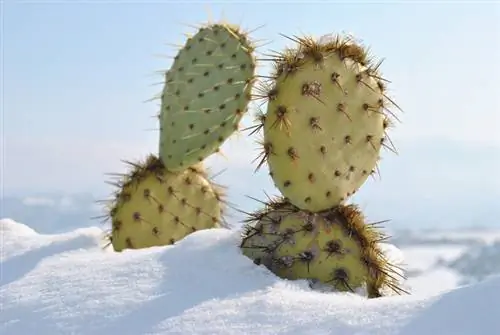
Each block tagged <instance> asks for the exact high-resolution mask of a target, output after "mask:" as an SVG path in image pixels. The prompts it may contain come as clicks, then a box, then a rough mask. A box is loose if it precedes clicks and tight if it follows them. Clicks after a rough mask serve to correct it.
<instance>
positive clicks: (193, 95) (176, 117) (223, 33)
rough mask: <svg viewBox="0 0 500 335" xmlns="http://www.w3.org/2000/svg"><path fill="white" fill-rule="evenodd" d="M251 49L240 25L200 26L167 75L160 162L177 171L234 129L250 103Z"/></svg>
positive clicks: (209, 151) (207, 152)
mask: <svg viewBox="0 0 500 335" xmlns="http://www.w3.org/2000/svg"><path fill="white" fill-rule="evenodd" d="M253 50H254V46H253V45H252V43H251V42H250V40H249V37H248V36H247V35H246V34H245V33H244V32H242V31H241V30H240V29H239V28H238V27H236V26H231V25H227V24H220V23H219V24H212V25H208V26H206V27H202V28H200V29H199V31H198V32H197V33H196V34H195V35H194V36H193V37H191V38H189V39H188V40H187V42H186V44H185V45H184V47H183V48H182V49H181V50H179V53H178V54H177V56H176V57H175V61H174V63H173V65H172V67H171V68H170V70H169V71H168V72H167V73H166V75H165V80H166V83H165V86H164V90H163V93H162V97H161V112H160V158H161V159H162V161H163V162H164V164H165V166H166V167H167V169H168V170H170V171H180V170H182V169H184V168H186V167H188V166H191V165H193V164H195V163H197V162H199V161H202V160H203V159H205V158H206V157H207V156H209V155H211V154H212V153H214V152H216V151H217V150H218V148H219V147H220V146H221V145H222V144H223V143H224V142H225V141H226V139H227V138H228V137H229V136H230V135H231V134H232V133H233V132H235V131H236V130H238V125H239V122H240V120H241V118H242V116H243V115H244V113H245V112H246V110H247V106H248V104H249V102H250V100H251V90H252V85H253V81H254V77H255V75H254V72H255V59H254V57H253Z"/></svg>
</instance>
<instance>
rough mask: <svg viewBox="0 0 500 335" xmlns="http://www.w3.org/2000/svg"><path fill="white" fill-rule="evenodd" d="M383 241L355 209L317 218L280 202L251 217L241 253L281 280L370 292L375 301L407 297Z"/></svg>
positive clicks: (336, 210)
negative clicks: (381, 244) (391, 295)
mask: <svg viewBox="0 0 500 335" xmlns="http://www.w3.org/2000/svg"><path fill="white" fill-rule="evenodd" d="M382 239H384V236H383V235H382V233H381V232H379V231H378V229H376V228H375V226H374V225H373V224H372V225H370V224H366V223H365V220H364V217H363V214H362V213H361V212H360V211H359V209H358V208H357V207H356V206H354V205H349V206H344V205H341V206H338V207H336V208H333V209H330V210H326V211H324V212H321V213H311V212H306V211H303V210H300V209H299V208H297V207H295V206H293V205H292V204H290V203H289V202H287V201H286V200H282V199H279V200H277V201H272V202H271V203H269V204H267V206H266V208H265V209H264V210H261V211H258V212H256V213H253V214H251V215H250V217H249V219H248V220H247V224H246V226H245V229H244V233H243V239H242V242H241V245H240V247H241V250H242V253H243V254H244V255H245V256H247V257H249V258H250V259H252V260H254V262H255V263H256V264H262V265H264V266H266V267H267V268H268V269H269V270H270V271H272V272H273V273H275V274H276V275H277V276H279V277H281V278H284V279H290V280H296V279H309V280H312V281H316V282H319V283H322V284H324V285H327V286H330V287H332V288H333V289H334V290H338V291H352V292H355V291H357V290H358V289H360V288H366V293H367V296H368V297H372V298H373V297H380V296H382V295H385V294H383V293H384V292H387V291H388V289H389V290H392V291H394V292H396V293H401V292H404V291H403V290H402V289H401V288H400V287H399V286H398V283H399V280H400V279H401V276H402V274H401V273H400V272H398V271H397V269H396V268H395V267H394V266H392V265H391V264H390V263H389V261H388V260H387V259H386V258H385V257H384V255H383V253H382V251H381V249H380V248H379V246H378V244H377V243H378V242H380V241H381V240H382Z"/></svg>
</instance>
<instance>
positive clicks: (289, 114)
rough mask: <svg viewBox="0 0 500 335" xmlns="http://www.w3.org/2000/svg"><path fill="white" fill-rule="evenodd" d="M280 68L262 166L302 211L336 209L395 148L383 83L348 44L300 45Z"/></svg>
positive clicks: (265, 118) (338, 41)
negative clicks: (389, 146) (381, 157)
mask: <svg viewBox="0 0 500 335" xmlns="http://www.w3.org/2000/svg"><path fill="white" fill-rule="evenodd" d="M275 68H276V71H275V76H274V77H275V79H274V80H273V81H272V83H271V84H270V89H269V90H268V91H267V99H268V106H267V112H266V114H265V115H264V116H263V117H262V118H261V122H262V128H263V130H264V141H263V154H262V156H263V157H264V159H263V161H267V163H268V165H269V170H270V173H271V176H272V178H273V180H274V183H275V185H276V187H277V188H278V189H279V190H280V191H281V193H282V194H283V195H284V196H285V197H287V198H288V199H289V200H290V201H291V202H292V203H293V204H294V205H296V206H297V207H299V208H301V209H304V210H310V211H321V210H325V209H328V208H331V207H333V206H336V205H338V204H340V203H342V202H343V201H345V200H347V199H348V198H349V196H351V195H352V194H354V193H355V192H356V191H357V190H358V188H359V187H361V185H362V184H363V183H364V182H365V181H366V179H367V178H368V176H369V175H370V174H371V173H372V171H374V169H375V168H376V165H377V162H378V161H379V153H380V149H381V147H382V146H386V145H387V144H388V143H390V141H389V140H388V137H387V134H386V128H387V126H388V125H389V116H390V114H389V113H388V112H387V106H388V101H389V100H388V98H387V97H386V95H385V93H384V90H385V86H384V80H383V79H382V78H381V76H380V74H379V73H378V72H377V67H374V66H371V65H370V64H369V63H368V61H367V55H366V52H365V51H364V49H362V48H361V47H360V46H358V45H356V44H354V42H353V41H351V40H349V39H342V38H338V39H336V40H333V41H329V42H327V43H324V44H319V43H317V42H315V41H314V40H312V39H302V40H299V47H298V48H297V49H292V50H288V51H287V52H285V53H283V54H282V55H281V57H279V58H277V59H276V63H275ZM263 161H262V162H263ZM262 162H261V164H262Z"/></svg>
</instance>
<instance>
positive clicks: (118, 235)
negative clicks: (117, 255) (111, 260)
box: [109, 156, 223, 251]
mask: <svg viewBox="0 0 500 335" xmlns="http://www.w3.org/2000/svg"><path fill="white" fill-rule="evenodd" d="M131 164H132V165H133V168H132V171H131V172H130V173H129V174H127V175H125V177H124V178H123V180H122V182H121V183H120V185H119V187H120V188H119V190H118V192H117V193H116V198H115V199H114V201H113V203H112V205H111V206H110V209H109V217H110V218H111V223H112V229H111V234H110V236H109V240H110V243H111V245H112V246H113V249H114V250H115V251H122V250H124V249H141V248H148V247H153V246H162V245H169V244H173V243H174V242H177V241H179V240H180V239H182V238H184V237H185V236H187V235H188V234H191V233H193V232H195V231H197V230H202V229H209V228H217V227H220V226H221V223H220V222H221V221H222V207H223V206H222V200H221V197H222V194H221V191H220V190H219V189H218V188H217V187H216V186H215V185H213V184H211V182H210V181H209V180H208V179H207V176H206V174H205V173H204V171H203V167H202V166H201V165H200V164H198V165H196V166H193V167H190V168H188V169H186V170H184V171H182V172H170V171H167V170H166V169H165V167H164V166H163V164H162V162H161V161H160V160H159V159H158V158H157V157H155V156H149V157H148V158H147V160H146V161H145V162H143V163H131Z"/></svg>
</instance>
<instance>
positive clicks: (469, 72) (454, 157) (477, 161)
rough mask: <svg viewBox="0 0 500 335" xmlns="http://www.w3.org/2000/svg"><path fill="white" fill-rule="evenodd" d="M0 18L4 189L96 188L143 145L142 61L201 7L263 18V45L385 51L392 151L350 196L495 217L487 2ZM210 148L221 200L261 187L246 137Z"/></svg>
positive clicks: (165, 62)
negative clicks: (392, 107) (393, 109)
mask: <svg viewBox="0 0 500 335" xmlns="http://www.w3.org/2000/svg"><path fill="white" fill-rule="evenodd" d="M210 13H211V14H210ZM3 15H4V30H3V43H4V44H3V70H4V71H3V94H4V96H3V115H2V125H3V131H4V136H3V140H4V143H3V149H4V152H3V159H4V165H3V183H4V185H3V191H4V193H5V194H14V193H29V192H40V191H63V192H67V193H73V192H93V193H96V194H103V193H104V194H105V193H106V192H108V191H109V190H108V189H107V188H106V186H105V184H104V179H105V177H104V176H103V174H104V173H105V172H113V171H122V170H123V165H122V164H121V163H120V160H121V159H137V158H142V157H143V156H144V155H146V154H147V153H149V152H156V149H157V141H158V133H157V132H156V131H148V129H154V128H157V125H156V124H155V119H154V118H152V117H151V116H152V115H154V114H155V112H156V111H157V109H158V106H157V105H156V103H154V102H150V103H144V102H143V101H145V100H146V99H148V98H150V97H151V96H153V95H154V94H156V93H157V92H159V90H161V80H162V77H161V75H158V74H155V71H158V70H165V69H168V67H169V66H170V64H171V60H170V59H168V58H162V57H157V55H174V54H175V49H174V48H172V47H171V46H169V45H167V44H168V43H177V44H182V43H183V42H184V40H183V39H184V36H183V33H189V32H194V29H192V28H189V27H187V26H186V25H185V24H197V23H203V22H205V21H207V20H208V19H209V16H210V15H211V17H212V18H213V19H219V18H222V17H224V18H226V19H227V20H230V21H232V22H235V23H241V24H242V25H243V27H245V28H247V29H249V30H251V29H253V28H257V27H259V26H262V25H264V26H263V27H262V28H260V29H258V30H257V31H255V32H254V33H253V37H254V38H255V39H262V40H265V41H268V42H269V43H268V44H267V45H265V46H264V47H262V49H261V50H260V51H261V52H266V51H268V50H269V49H273V50H280V49H282V48H283V47H284V46H285V45H288V43H289V41H287V40H286V39H284V38H283V37H281V36H280V35H279V33H283V34H287V35H293V34H303V33H307V34H313V35H316V36H321V35H324V34H328V33H332V32H339V31H346V32H350V33H353V34H354V35H356V36H357V37H359V38H361V39H363V40H364V41H365V43H366V44H367V45H369V46H370V48H371V51H372V52H373V54H374V55H375V56H377V57H379V58H385V62H384V64H383V67H382V71H383V73H384V75H385V77H387V78H389V79H390V80H391V81H392V82H393V84H392V85H391V86H390V87H389V88H390V90H391V94H392V96H394V97H395V99H396V100H397V101H398V103H399V104H400V105H402V107H403V108H404V109H405V114H404V115H402V116H401V118H402V121H403V123H402V124H401V125H399V126H398V127H397V129H395V130H394V131H393V133H392V136H391V137H392V140H393V141H394V142H395V144H396V146H397V147H398V149H399V151H400V155H399V156H395V155H393V154H390V153H386V154H385V155H384V161H383V162H382V165H381V172H382V180H378V181H370V182H368V183H367V184H366V186H365V187H364V189H362V191H361V192H360V194H359V198H357V199H356V201H358V202H359V203H361V204H362V206H367V207H368V208H371V209H369V213H370V214H373V215H375V214H376V215H382V216H391V217H396V218H399V220H400V221H401V222H402V224H404V222H405V221H406V222H408V220H410V221H411V220H412V219H413V221H418V220H415V218H416V217H418V218H421V217H422V216H424V217H425V215H429V213H431V218H432V217H435V218H437V220H439V221H440V222H442V224H443V225H444V224H447V225H453V224H469V225H470V224H471V223H474V222H478V221H481V224H494V225H498V226H500V223H499V222H498V220H493V219H492V218H493V217H495V216H497V217H498V215H500V210H499V209H498V206H495V205H494V204H495V203H496V200H495V199H499V198H500V181H499V178H498V177H497V176H498V171H500V132H499V131H498V128H499V127H500V88H499V87H500V86H499V85H498V78H499V77H500V65H499V62H498V59H500V47H499V46H498V41H499V40H500V5H499V4H493V3H490V4H485V3H482V4H481V3H479V2H477V3H475V4H472V2H471V3H470V4H445V3H441V4H425V3H423V2H421V3H415V4H410V3H404V2H398V3H392V4H385V5H383V4H368V3H365V4H351V5H347V4H342V3H333V2H332V3H327V2H319V1H316V2H314V3H308V4H306V3H303V4H300V3H290V2H275V3H271V2H259V1H252V2H248V3H236V2H235V3H233V4H227V3H222V2H221V3H218V4H213V3H212V4H209V3H208V2H206V3H203V2H197V3H194V2H193V3H190V2H185V4H180V2H179V3H174V2H166V1H164V2H159V1H158V2H155V3H139V2H138V1H137V2H136V3H133V2H130V3H125V4H124V3H121V4H118V2H115V3H113V2H111V1H106V2H98V1H93V2H92V1H86V2H78V1H73V2H72V3H69V2H62V1H60V2H52V3H50V2H47V1H45V2H42V1H40V2H35V1H31V2H29V3H23V2H22V1H17V2H15V1H7V2H6V3H4V7H3ZM265 69H266V68H265V67H263V68H262V69H261V70H262V71H265ZM251 120H252V117H251V115H249V116H248V117H247V118H245V120H244V122H245V124H249V123H250V122H251ZM224 149H225V154H226V156H227V158H228V159H227V160H226V159H224V158H221V157H211V158H210V159H209V164H210V165H211V166H212V167H213V169H215V171H218V170H220V169H222V168H227V171H226V172H225V174H223V175H222V176H221V179H220V182H223V183H226V184H228V185H230V186H231V191H230V194H231V195H232V196H233V199H234V201H240V200H241V199H244V195H245V194H250V195H253V196H260V197H261V196H262V194H263V193H262V189H265V190H267V191H273V187H272V184H271V182H270V179H269V178H267V176H266V175H265V171H263V172H261V173H260V174H257V175H254V174H253V172H252V171H253V167H254V166H252V165H251V161H252V158H253V157H254V156H255V155H256V153H257V151H255V145H254V143H253V142H252V140H251V139H249V138H247V137H246V135H241V136H239V137H238V136H236V137H234V138H233V139H232V140H231V141H230V142H228V143H227V144H226V145H225V146H224ZM249 185H251V187H250V186H249ZM241 201H243V200H241ZM464 206H470V207H469V208H472V210H470V211H469V213H468V214H467V215H468V216H467V217H466V218H465V219H464V218H463V215H458V214H456V210H457V208H459V209H460V208H464ZM453 215H455V216H456V218H455V216H453ZM485 218H489V221H488V222H484V221H485V220H486V219H485ZM426 220H427V221H429V220H430V218H429V217H427V218H426ZM457 220H462V221H463V222H462V221H461V222H459V223H457V222H456V221H457ZM413 221H411V222H413ZM430 221H432V220H430Z"/></svg>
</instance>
